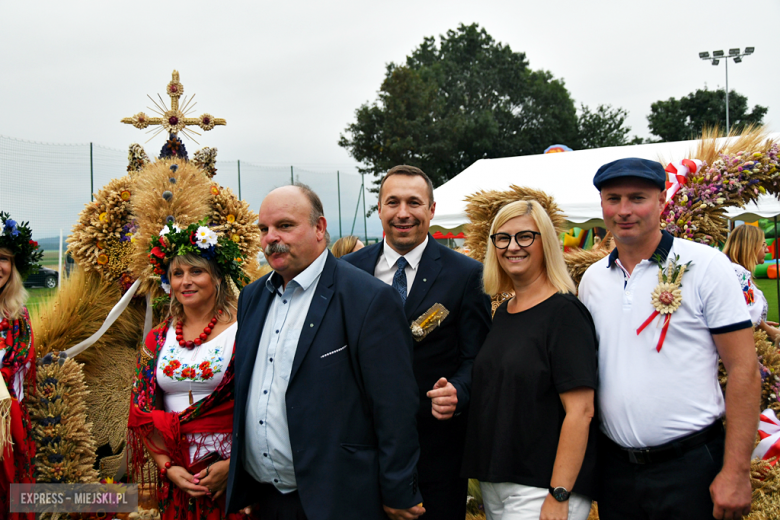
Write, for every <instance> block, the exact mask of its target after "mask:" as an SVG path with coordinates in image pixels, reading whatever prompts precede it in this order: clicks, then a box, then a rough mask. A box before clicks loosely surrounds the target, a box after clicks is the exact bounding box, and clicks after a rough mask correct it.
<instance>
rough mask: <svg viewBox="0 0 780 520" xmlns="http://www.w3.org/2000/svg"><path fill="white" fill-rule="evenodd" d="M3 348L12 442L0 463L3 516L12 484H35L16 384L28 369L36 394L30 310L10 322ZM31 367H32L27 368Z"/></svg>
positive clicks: (1, 369) (28, 385)
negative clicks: (20, 374) (21, 373)
mask: <svg viewBox="0 0 780 520" xmlns="http://www.w3.org/2000/svg"><path fill="white" fill-rule="evenodd" d="M0 342H2V344H0V347H3V348H5V347H7V350H6V351H5V355H4V356H3V362H2V365H0V373H2V374H3V381H5V385H6V387H7V388H8V392H9V393H10V394H11V410H10V416H9V417H10V421H11V428H10V432H11V439H12V440H13V445H12V444H11V443H8V444H7V445H6V448H5V451H4V453H3V458H2V460H1V461H0V517H4V516H5V515H7V514H8V510H9V507H10V504H9V503H8V497H9V496H10V491H11V488H10V484H12V483H13V484H29V483H34V482H35V475H34V468H33V459H34V458H35V442H34V441H33V438H32V425H31V424H30V416H29V414H28V412H27V407H26V406H25V405H24V403H22V402H20V401H19V400H18V396H17V395H16V388H15V385H14V382H15V380H16V376H17V374H18V373H19V371H21V370H26V371H27V373H26V374H25V376H24V387H25V391H26V392H28V393H34V392H35V348H34V346H33V332H32V327H31V326H30V315H29V314H28V312H27V309H24V310H23V311H22V314H21V316H20V317H19V318H18V319H16V320H13V321H11V327H10V328H9V329H8V330H7V331H5V338H0ZM28 365H29V367H28ZM19 517H22V518H24V517H26V518H34V514H32V513H30V514H27V515H21V514H20V515H19Z"/></svg>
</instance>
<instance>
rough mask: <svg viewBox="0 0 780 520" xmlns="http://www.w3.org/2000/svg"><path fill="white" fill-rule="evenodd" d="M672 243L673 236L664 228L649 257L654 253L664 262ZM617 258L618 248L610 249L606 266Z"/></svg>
mask: <svg viewBox="0 0 780 520" xmlns="http://www.w3.org/2000/svg"><path fill="white" fill-rule="evenodd" d="M673 243H674V237H673V236H672V235H671V233H669V232H668V231H666V230H665V229H664V230H662V231H661V241H660V242H659V243H658V247H656V248H655V251H654V252H653V254H652V255H650V259H654V258H655V257H656V255H657V256H658V258H659V259H660V261H661V263H662V264H663V263H665V262H666V257H667V256H669V251H671V250H672V244H673ZM617 258H618V248H617V247H616V248H615V249H613V250H612V252H611V253H610V254H609V260H608V261H607V268H610V267H612V266H613V265H615V260H617Z"/></svg>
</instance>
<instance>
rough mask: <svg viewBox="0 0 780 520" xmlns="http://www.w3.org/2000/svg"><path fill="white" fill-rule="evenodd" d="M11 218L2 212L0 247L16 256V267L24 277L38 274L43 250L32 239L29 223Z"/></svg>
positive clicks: (0, 218) (0, 217) (0, 212)
mask: <svg viewBox="0 0 780 520" xmlns="http://www.w3.org/2000/svg"><path fill="white" fill-rule="evenodd" d="M10 217H11V216H10V215H9V214H8V213H6V212H4V211H0V220H2V222H3V232H2V234H0V247H2V248H5V249H8V250H10V251H11V253H13V255H14V265H15V266H16V270H17V271H19V274H20V275H21V276H22V280H24V279H25V278H27V276H29V275H31V274H33V273H37V272H38V269H40V267H41V264H40V263H39V262H40V261H41V259H42V258H43V249H40V248H39V247H38V242H36V241H35V240H33V239H32V229H30V226H29V223H28V222H22V223H17V222H16V221H15V220H12V219H11V218H10Z"/></svg>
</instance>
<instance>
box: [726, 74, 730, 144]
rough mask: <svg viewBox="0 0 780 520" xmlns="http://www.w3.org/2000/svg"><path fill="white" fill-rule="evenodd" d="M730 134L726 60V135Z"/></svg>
mask: <svg viewBox="0 0 780 520" xmlns="http://www.w3.org/2000/svg"><path fill="white" fill-rule="evenodd" d="M730 133H731V125H730V124H729V60H728V59H726V135H727V136H728V135H729V134H730Z"/></svg>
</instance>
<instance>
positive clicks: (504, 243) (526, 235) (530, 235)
mask: <svg viewBox="0 0 780 520" xmlns="http://www.w3.org/2000/svg"><path fill="white" fill-rule="evenodd" d="M537 235H538V236H542V234H541V233H539V232H538V231H518V232H517V233H515V234H514V235H510V234H509V233H496V234H494V235H490V240H492V241H493V245H494V246H496V249H506V248H508V247H509V245H510V244H511V243H512V237H513V236H514V237H515V242H516V243H517V245H518V246H520V247H528V246H530V245H531V244H533V243H534V240H536V237H537Z"/></svg>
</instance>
